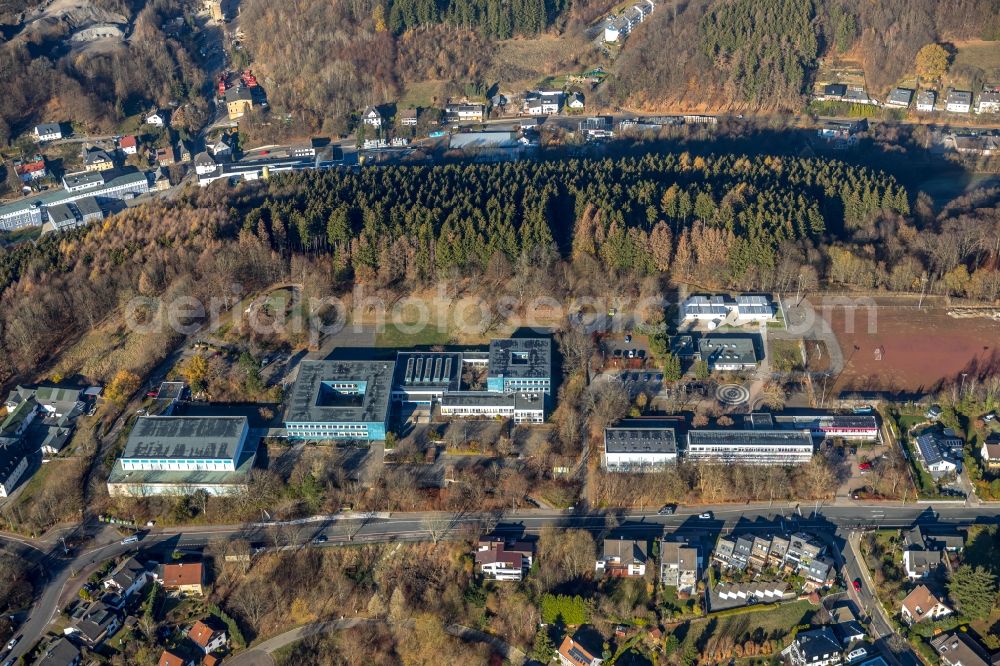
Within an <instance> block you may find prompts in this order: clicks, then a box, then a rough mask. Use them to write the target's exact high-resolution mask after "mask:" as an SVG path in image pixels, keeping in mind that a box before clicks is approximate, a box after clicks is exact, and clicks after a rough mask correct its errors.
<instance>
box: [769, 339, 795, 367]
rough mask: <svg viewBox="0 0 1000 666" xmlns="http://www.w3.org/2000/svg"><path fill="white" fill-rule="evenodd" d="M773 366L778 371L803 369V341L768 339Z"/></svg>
mask: <svg viewBox="0 0 1000 666" xmlns="http://www.w3.org/2000/svg"><path fill="white" fill-rule="evenodd" d="M767 346H768V350H767V353H768V356H770V357H771V367H772V368H773V369H775V370H777V371H778V372H792V371H795V370H801V369H802V343H801V342H800V341H799V340H768V342H767Z"/></svg>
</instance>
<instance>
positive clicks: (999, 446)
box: [979, 439, 1000, 473]
mask: <svg viewBox="0 0 1000 666" xmlns="http://www.w3.org/2000/svg"><path fill="white" fill-rule="evenodd" d="M979 456H980V458H982V461H983V466H985V467H986V469H988V470H989V471H991V472H994V473H995V472H998V471H1000V439H995V440H994V439H987V440H986V441H985V442H983V446H982V448H981V449H979Z"/></svg>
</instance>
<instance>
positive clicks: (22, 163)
mask: <svg viewBox="0 0 1000 666" xmlns="http://www.w3.org/2000/svg"><path fill="white" fill-rule="evenodd" d="M14 173H15V174H17V177H18V178H20V179H21V182H22V183H30V182H31V181H33V180H39V179H41V178H45V176H47V175H48V171H47V170H46V169H45V159H44V158H43V157H42V156H41V155H35V156H34V157H32V158H31V159H30V160H14Z"/></svg>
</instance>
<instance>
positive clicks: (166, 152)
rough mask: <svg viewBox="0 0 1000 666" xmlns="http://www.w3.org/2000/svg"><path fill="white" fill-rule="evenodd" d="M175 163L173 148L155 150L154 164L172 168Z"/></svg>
mask: <svg viewBox="0 0 1000 666" xmlns="http://www.w3.org/2000/svg"><path fill="white" fill-rule="evenodd" d="M176 161H177V157H176V155H175V154H174V147H173V146H166V147H163V148H157V149H156V163H157V164H158V165H159V166H161V167H168V166H172V165H173V164H174V163H175V162H176Z"/></svg>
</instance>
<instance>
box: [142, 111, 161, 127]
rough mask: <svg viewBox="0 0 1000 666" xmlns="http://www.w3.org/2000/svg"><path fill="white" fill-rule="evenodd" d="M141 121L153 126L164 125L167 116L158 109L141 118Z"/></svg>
mask: <svg viewBox="0 0 1000 666" xmlns="http://www.w3.org/2000/svg"><path fill="white" fill-rule="evenodd" d="M143 122H144V123H146V124H147V125H152V126H153V127H164V126H166V124H167V116H166V114H164V113H160V112H159V111H153V112H152V113H149V114H147V115H146V117H145V118H143Z"/></svg>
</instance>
